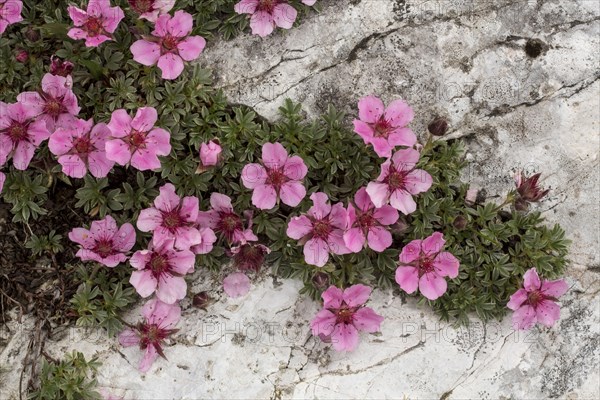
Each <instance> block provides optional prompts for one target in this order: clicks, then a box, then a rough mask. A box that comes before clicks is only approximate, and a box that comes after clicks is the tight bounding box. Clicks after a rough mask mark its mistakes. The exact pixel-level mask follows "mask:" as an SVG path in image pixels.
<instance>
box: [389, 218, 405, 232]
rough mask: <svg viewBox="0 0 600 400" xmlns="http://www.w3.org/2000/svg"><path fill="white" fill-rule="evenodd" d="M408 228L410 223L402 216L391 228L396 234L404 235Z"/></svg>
mask: <svg viewBox="0 0 600 400" xmlns="http://www.w3.org/2000/svg"><path fill="white" fill-rule="evenodd" d="M407 229H408V223H407V222H406V221H405V220H404V218H403V217H402V216H401V217H400V218H398V221H396V223H395V224H392V225H390V230H391V231H392V233H394V234H396V235H402V234H403V233H404V232H406V230H407Z"/></svg>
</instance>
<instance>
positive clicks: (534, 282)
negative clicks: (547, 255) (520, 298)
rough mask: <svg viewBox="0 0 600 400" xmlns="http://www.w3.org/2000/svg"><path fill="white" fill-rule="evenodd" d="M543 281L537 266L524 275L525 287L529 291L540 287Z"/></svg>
mask: <svg viewBox="0 0 600 400" xmlns="http://www.w3.org/2000/svg"><path fill="white" fill-rule="evenodd" d="M541 286H542V283H541V282H540V277H539V275H538V273H537V270H536V269H535V268H531V269H529V270H527V272H525V274H524V275H523V287H525V290H527V291H528V292H533V291H535V290H538V289H540V287H541Z"/></svg>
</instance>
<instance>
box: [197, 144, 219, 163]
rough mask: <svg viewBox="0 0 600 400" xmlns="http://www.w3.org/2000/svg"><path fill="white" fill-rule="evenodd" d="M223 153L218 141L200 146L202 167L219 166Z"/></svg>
mask: <svg viewBox="0 0 600 400" xmlns="http://www.w3.org/2000/svg"><path fill="white" fill-rule="evenodd" d="M221 151H222V149H221V146H220V144H219V141H218V140H217V139H214V140H211V141H210V142H208V143H202V144H201V145H200V161H202V166H204V167H209V166H213V165H217V163H218V162H219V155H220V154H221Z"/></svg>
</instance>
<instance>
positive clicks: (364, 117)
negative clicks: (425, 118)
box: [354, 96, 417, 157]
mask: <svg viewBox="0 0 600 400" xmlns="http://www.w3.org/2000/svg"><path fill="white" fill-rule="evenodd" d="M358 116H359V118H360V119H355V120H354V131H355V132H356V133H358V134H359V135H360V136H361V137H362V138H363V140H364V141H365V143H366V144H372V145H373V150H375V153H377V155H378V156H379V157H390V156H391V155H392V150H393V149H394V148H395V147H396V146H408V147H412V146H413V145H414V144H415V143H416V142H417V137H416V136H415V134H414V133H413V131H412V130H410V129H409V128H407V127H406V125H408V124H409V123H410V121H412V119H413V117H414V112H413V110H412V108H410V107H409V106H408V104H406V103H405V102H404V101H402V100H395V101H393V102H391V103H390V104H389V106H388V107H387V108H385V105H384V104H383V102H382V101H381V100H380V99H379V98H377V97H375V96H367V97H364V98H362V99H361V100H360V101H359V102H358Z"/></svg>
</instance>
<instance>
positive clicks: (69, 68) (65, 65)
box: [50, 56, 75, 78]
mask: <svg viewBox="0 0 600 400" xmlns="http://www.w3.org/2000/svg"><path fill="white" fill-rule="evenodd" d="M74 66H75V65H74V64H73V63H72V62H71V61H63V60H61V59H60V58H58V57H55V56H52V57H50V73H51V74H52V75H58V76H64V77H65V78H66V77H68V76H69V75H71V72H73V67H74Z"/></svg>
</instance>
